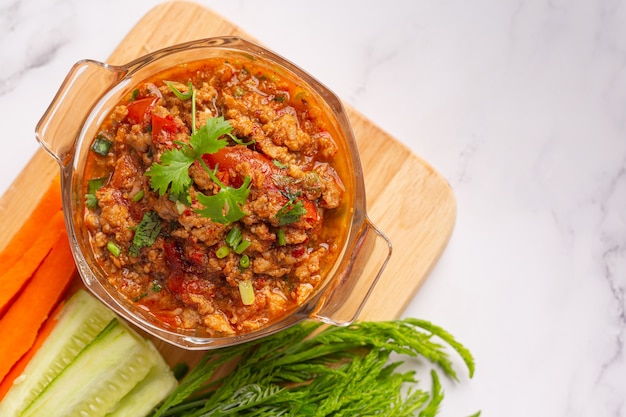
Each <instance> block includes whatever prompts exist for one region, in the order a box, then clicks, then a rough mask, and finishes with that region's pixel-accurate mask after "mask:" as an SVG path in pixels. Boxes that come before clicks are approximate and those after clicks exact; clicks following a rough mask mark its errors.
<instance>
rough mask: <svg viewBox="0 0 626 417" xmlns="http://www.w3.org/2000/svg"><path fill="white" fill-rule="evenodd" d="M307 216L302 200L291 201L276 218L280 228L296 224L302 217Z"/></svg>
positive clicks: (281, 209)
mask: <svg viewBox="0 0 626 417" xmlns="http://www.w3.org/2000/svg"><path fill="white" fill-rule="evenodd" d="M304 214H306V209H305V208H304V204H303V203H302V200H298V201H295V200H294V199H290V200H289V201H288V202H287V204H285V205H284V206H282V207H281V208H280V210H278V212H277V213H276V215H275V216H274V217H276V218H277V219H278V225H279V226H285V225H287V224H291V223H296V222H297V221H298V220H300V217H301V216H302V215H304Z"/></svg>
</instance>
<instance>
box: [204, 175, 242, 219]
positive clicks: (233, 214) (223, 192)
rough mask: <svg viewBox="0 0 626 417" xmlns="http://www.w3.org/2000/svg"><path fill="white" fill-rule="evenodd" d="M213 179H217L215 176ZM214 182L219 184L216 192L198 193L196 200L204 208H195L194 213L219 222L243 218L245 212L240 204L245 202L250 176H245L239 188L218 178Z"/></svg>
mask: <svg viewBox="0 0 626 417" xmlns="http://www.w3.org/2000/svg"><path fill="white" fill-rule="evenodd" d="M209 172H210V175H211V176H212V177H214V176H215V174H213V173H212V172H211V171H209ZM213 179H214V181H215V180H217V178H213ZM216 182H217V183H218V185H219V186H220V190H219V192H218V193H217V194H215V195H211V196H206V195H204V194H202V193H198V196H197V198H198V202H199V203H200V204H202V205H203V206H204V208H203V209H197V210H195V211H196V213H199V214H200V215H202V216H204V217H209V218H211V220H213V221H214V222H217V223H221V224H230V223H233V222H236V221H237V220H239V219H241V218H243V217H244V216H245V215H246V213H245V212H244V211H243V210H242V209H241V207H240V206H241V205H243V204H244V203H245V202H246V199H247V198H248V194H249V193H250V177H246V178H245V179H244V181H243V184H241V187H239V188H232V187H229V186H225V185H224V184H222V183H221V182H220V181H219V180H217V181H216Z"/></svg>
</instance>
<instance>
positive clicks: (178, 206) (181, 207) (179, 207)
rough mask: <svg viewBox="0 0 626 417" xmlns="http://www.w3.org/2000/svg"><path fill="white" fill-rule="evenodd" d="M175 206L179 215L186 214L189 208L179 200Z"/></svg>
mask: <svg viewBox="0 0 626 417" xmlns="http://www.w3.org/2000/svg"><path fill="white" fill-rule="evenodd" d="M174 204H175V205H176V212H177V213H178V214H183V213H184V212H185V210H187V206H186V205H185V204H184V203H181V202H180V201H178V200H176V202H175V203H174Z"/></svg>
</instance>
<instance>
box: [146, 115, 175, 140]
mask: <svg viewBox="0 0 626 417" xmlns="http://www.w3.org/2000/svg"><path fill="white" fill-rule="evenodd" d="M178 130H179V129H178V124H177V123H176V121H175V120H174V119H173V118H172V116H167V117H161V116H158V115H156V114H153V115H152V140H154V141H157V142H162V143H165V142H171V137H172V136H174V135H175V134H176V133H178Z"/></svg>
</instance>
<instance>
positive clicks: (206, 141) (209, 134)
mask: <svg viewBox="0 0 626 417" xmlns="http://www.w3.org/2000/svg"><path fill="white" fill-rule="evenodd" d="M232 131H233V127H232V125H231V124H230V122H228V121H227V120H225V119H224V118H223V117H222V116H220V117H213V118H210V119H207V121H206V124H205V125H204V126H202V127H201V128H200V129H198V130H196V131H195V132H193V133H192V134H191V138H190V139H189V144H190V145H191V147H192V148H193V151H194V152H195V155H196V158H200V157H201V156H202V155H204V154H205V153H215V152H217V151H219V150H220V149H222V148H224V147H225V146H226V145H228V141H227V140H226V139H220V138H221V137H222V136H224V135H230V134H231V132H232Z"/></svg>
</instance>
